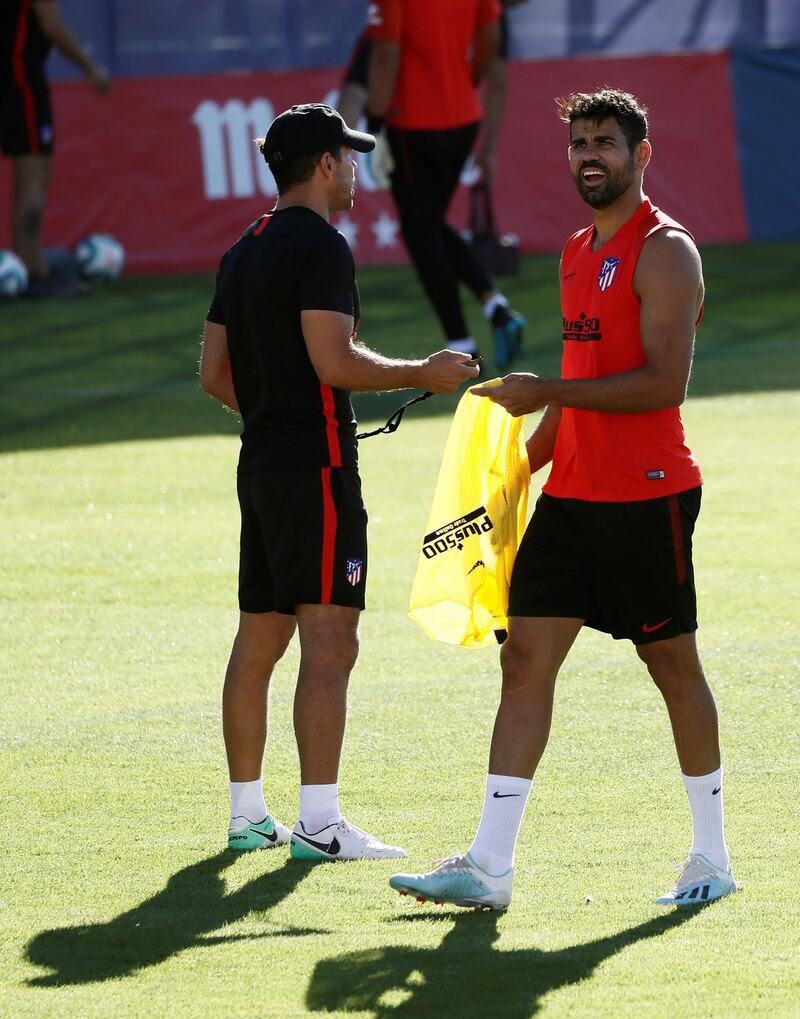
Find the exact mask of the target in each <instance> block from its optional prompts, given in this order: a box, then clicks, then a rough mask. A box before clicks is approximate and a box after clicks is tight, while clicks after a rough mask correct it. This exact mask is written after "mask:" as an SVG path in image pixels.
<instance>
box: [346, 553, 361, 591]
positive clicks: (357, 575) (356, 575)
mask: <svg viewBox="0 0 800 1019" xmlns="http://www.w3.org/2000/svg"><path fill="white" fill-rule="evenodd" d="M344 572H345V576H346V577H347V583H348V584H352V586H353V587H355V586H356V585H357V584H358V583H359V581H360V580H361V576H362V574H363V573H364V560H363V559H348V560H347V562H346V563H345V568H344Z"/></svg>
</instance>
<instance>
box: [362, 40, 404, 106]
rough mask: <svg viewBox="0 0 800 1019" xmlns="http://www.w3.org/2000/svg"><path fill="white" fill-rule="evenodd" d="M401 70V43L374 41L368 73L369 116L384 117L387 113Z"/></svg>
mask: <svg viewBox="0 0 800 1019" xmlns="http://www.w3.org/2000/svg"><path fill="white" fill-rule="evenodd" d="M399 70H400V43H398V42H391V41H378V42H375V43H373V44H372V53H371V54H370V58H369V71H368V74H367V81H368V88H367V115H368V116H372V117H383V116H385V115H386V111H387V110H388V109H389V103H390V102H391V99H392V95H393V93H394V86H395V83H396V81H397V74H398V71H399Z"/></svg>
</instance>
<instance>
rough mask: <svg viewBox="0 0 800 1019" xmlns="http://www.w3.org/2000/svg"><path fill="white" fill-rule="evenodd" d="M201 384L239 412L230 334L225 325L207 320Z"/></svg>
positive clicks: (217, 398) (208, 391)
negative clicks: (232, 373)
mask: <svg viewBox="0 0 800 1019" xmlns="http://www.w3.org/2000/svg"><path fill="white" fill-rule="evenodd" d="M200 385H201V386H202V387H203V389H205V391H206V392H207V393H208V394H209V395H210V396H213V397H214V399H215V400H219V402H220V403H222V404H224V405H225V406H226V407H227V408H228V409H229V410H232V411H235V412H236V413H237V414H238V413H239V404H238V401H237V400H236V392H235V391H234V388H233V376H232V375H231V359H230V355H229V354H228V334H227V331H226V329H225V326H222V325H219V323H217V322H206V324H205V329H204V330H203V352H202V354H201V355H200Z"/></svg>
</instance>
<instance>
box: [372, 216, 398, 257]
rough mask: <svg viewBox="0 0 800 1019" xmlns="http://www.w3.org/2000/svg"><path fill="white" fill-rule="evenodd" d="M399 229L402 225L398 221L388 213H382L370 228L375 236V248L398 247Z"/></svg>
mask: <svg viewBox="0 0 800 1019" xmlns="http://www.w3.org/2000/svg"><path fill="white" fill-rule="evenodd" d="M399 229H400V224H399V223H398V222H397V220H396V219H394V218H393V217H392V216H390V215H388V214H387V213H386V212H382V213H381V214H380V216H378V218H377V219H376V220H375V222H374V223H373V224H372V226H371V227H370V230H371V231H372V232H373V233H374V234H375V246H376V247H378V248H395V247H397V231H398V230H399Z"/></svg>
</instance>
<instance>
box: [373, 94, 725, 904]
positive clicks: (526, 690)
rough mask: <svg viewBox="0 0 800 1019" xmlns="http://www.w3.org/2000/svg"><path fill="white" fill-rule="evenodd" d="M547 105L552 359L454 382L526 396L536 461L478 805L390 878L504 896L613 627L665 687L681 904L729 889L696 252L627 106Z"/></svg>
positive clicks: (514, 399) (674, 898) (513, 406)
mask: <svg viewBox="0 0 800 1019" xmlns="http://www.w3.org/2000/svg"><path fill="white" fill-rule="evenodd" d="M559 107H560V110H561V116H562V119H563V120H564V121H565V122H566V123H567V124H569V130H570V142H569V161H570V169H571V172H572V175H573V178H574V180H575V183H576V186H577V188H578V191H579V192H580V195H581V197H582V198H583V199H584V201H585V202H586V203H587V204H588V205H590V206H591V208H592V212H593V220H594V223H593V225H592V226H591V227H588V228H587V229H585V230H581V231H579V232H578V233H577V234H575V235H574V236H573V237H571V238H570V239H569V240H568V241H567V243H566V246H565V247H564V252H563V255H562V259H561V270H560V271H561V309H562V314H563V333H562V336H563V356H562V371H561V378H560V379H542V378H539V377H537V376H536V375H530V374H523V373H518V374H513V375H507V376H506V377H505V378H504V380H503V385H502V386H499V387H496V388H488V387H478V388H477V389H473V392H475V393H478V394H479V395H481V396H484V397H487V398H489V399H492V400H495V401H496V402H498V403H500V404H501V405H502V406H503V407H505V408H506V410H508V412H509V413H510V414H513V415H515V416H517V415H520V414H528V413H531V412H533V411H537V410H540V409H542V408H545V412H544V414H543V416H542V418H541V420H540V422H539V424H538V426H537V428H536V429H535V430H534V432H533V434H532V436H531V437H530V439H529V440H528V443H527V447H528V455H529V458H530V463H531V470H532V471H536V470H538V469H540V468H541V467H544V466H545V465H546V464H547V463H550V462H551V461H552V466H551V469H550V476H549V478H548V480H547V482H546V484H545V485H544V488H543V490H542V495H541V496H540V498H539V500H538V502H537V504H536V510H535V512H534V515H533V517H532V519H531V522H530V524H529V525H528V529H527V531H526V532H525V536H524V538H523V541H522V543H521V545H520V549H519V554H518V556H517V560H516V563H515V565H514V574H513V577H512V581H511V592H510V599H509V613H508V614H509V629H508V640H507V641H506V642H505V644H504V645H503V649H502V653H501V662H502V669H503V688H502V697H501V703H500V707H499V709H498V712H497V718H496V721H495V728H494V735H493V739H492V747H491V753H490V758H489V775H488V778H487V784H486V796H485V800H484V809H483V815H482V817H481V821H480V825H479V828H478V831H477V834H476V835H475V839H474V840H473V843H472V845H471V847H470V849H469V850H468V852H467V853H465V854H464V855H457V856H453V857H450V858H449V859H447V860H445V861H444V862H443V863H442V864H441V865H440V866H439V867H438V868H437V869H436V870H434V871H433V872H431V873H429V874H417V875H410V874H403V875H396V876H395V877H393V878H392V879H391V882H390V883H391V884H392V886H393V887H395V888H398V889H399V890H401V891H404V892H413V893H414V894H416V895H419V896H423V897H425V898H432V899H437V900H440V901H445V902H455V903H456V904H458V905H470V906H473V905H477V906H489V907H491V908H494V909H504V908H505V907H506V906H508V904H509V902H510V901H511V890H512V879H513V864H514V847H515V844H516V839H517V834H518V831H519V826H520V823H521V821H522V815H523V812H524V809H525V803H526V801H527V798H528V795H529V792H530V788H531V784H532V779H533V774H534V772H535V770H536V767H537V765H538V763H539V760H540V758H541V756H542V754H543V752H544V749H545V746H546V745H547V740H548V736H549V731H550V720H551V715H552V707H553V694H554V689H555V681H556V676H557V674H558V670H559V668H560V667H561V664H562V662H563V661H564V659H565V657H566V655H567V653H568V652H569V649H570V648H571V647H572V644H573V642H574V641H575V638H576V637H577V635H578V632H579V631H580V629H581V627H583V626H590V627H593V628H594V629H597V630H602V631H604V632H606V633H610V634H611V635H612V636H613V637H614V638H615V639H619V640H622V639H626V640H630V641H631V642H632V643H633V644H634V646H635V647H636V651H637V653H638V655H639V658H640V659H641V660H642V661H643V662H644V664H645V665H646V667H647V669H648V672H649V673H650V675H651V677H652V678H653V680H654V682H655V683H656V685H657V687H658V688H659V690H660V691H661V694H662V695H663V697H664V701H665V702H666V706H667V711H668V713H669V718H670V722H671V724H672V731H673V735H674V738H675V745H676V749H677V752H678V760H679V762H680V767H681V772H682V775H683V781H684V784H685V787H686V792H687V795H688V798H689V804H690V807H691V813H692V828H693V840H692V846H691V849H690V852H689V855H688V858H687V860H686V862H685V864H684V865H683V867H682V869H681V873H680V876H679V878H678V880H677V882H676V885H675V887H674V888H673V889H671V890H670V891H668V892H667V893H665V894H664V895H662V896H661V897H660V898H659V899H657V902H658V903H659V904H661V905H677V906H683V905H696V904H699V903H702V902H708V901H710V900H712V899H716V898H720V897H721V896H723V895H727V894H729V893H730V892H733V891H735V890H736V883H735V881H734V879H733V876H732V874H731V869H730V859H729V855H728V848H727V846H726V844H725V836H724V828H723V812H722V770H721V766H720V751H719V735H718V728H717V711H716V706H715V704H714V698H713V696H712V693H711V690H710V689H709V687H708V685H707V683H706V680H705V677H704V675H703V669H702V666H701V664H700V659H699V657H698V652H697V644H696V641H695V630H696V629H697V618H696V600H695V589H694V577H693V572H692V544H691V543H692V532H693V530H694V524H695V521H696V519H697V514H698V512H699V509H700V493H701V488H700V486H701V484H702V478H701V475H700V468H699V466H698V464H697V462H696V460H695V459H694V457H693V456H692V453H691V451H690V450H689V449H688V448H687V446H686V444H685V441H684V433H683V426H682V424H681V417H680V411H679V409H678V408H679V406H680V404H681V403H682V402H683V400H684V398H685V395H686V388H687V384H688V380H689V371H690V368H691V362H692V352H693V348H694V337H695V330H696V327H697V325H698V323H699V321H700V318H701V315H702V309H703V294H704V290H703V277H702V267H701V263H700V256H699V254H698V251H697V248H696V247H695V244H694V241H693V239H692V237H691V234H689V232H688V231H687V230H686V229H685V227H682V226H681V225H680V224H679V223H676V222H674V221H673V220H671V219H669V217H667V216H665V215H664V214H663V213H662V212H661V211H660V210H659V209H657V208H655V207H654V206H653V204H652V203H651V202H650V200H649V199H648V198H647V196H646V195H645V193H644V190H643V175H644V171H645V168H646V167H647V164H648V162H649V161H650V157H651V153H652V149H651V145H650V142H649V140H648V123H647V111H646V110H645V108H644V107H643V106H642V105H641V104H640V103H639V102H638V101H637V100H636V99H635V97H634V96H632V95H629V94H628V93H625V92H620V91H617V90H612V89H604V90H602V91H600V92H597V93H593V94H591V95H586V94H580V93H579V94H575V95H572V96H570V97H569V98H567V99H564V100H560V101H559Z"/></svg>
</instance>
